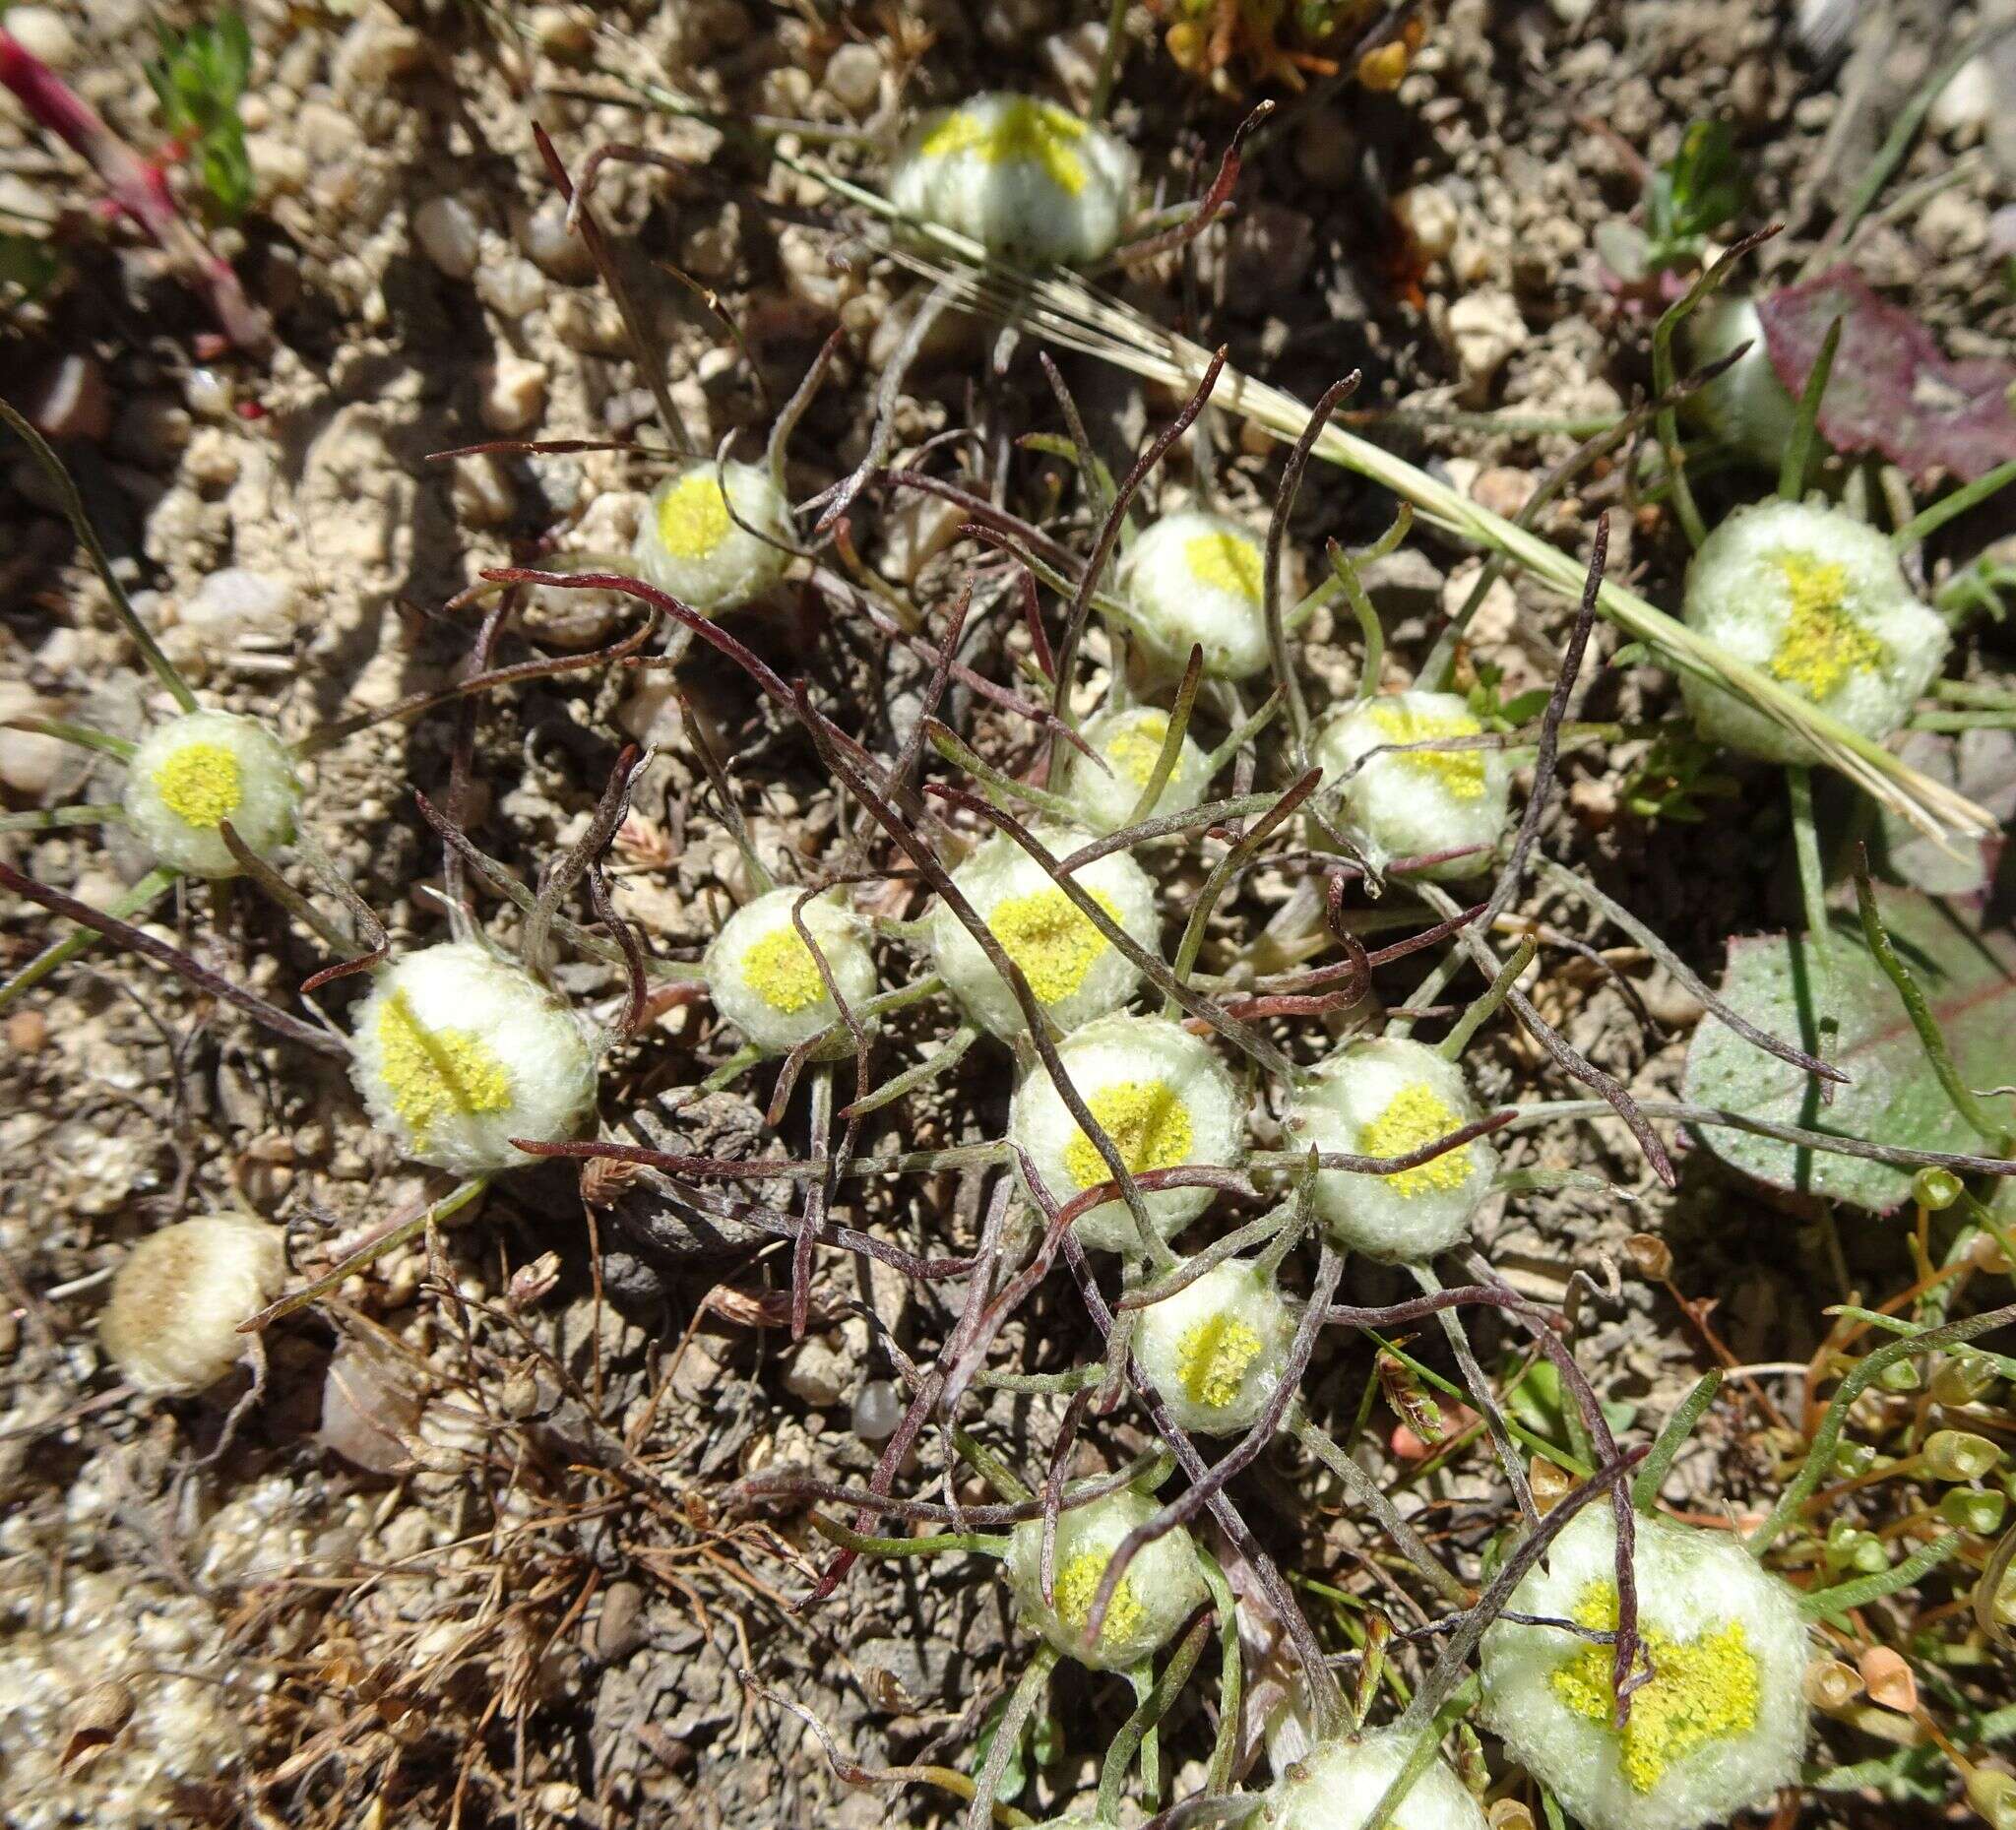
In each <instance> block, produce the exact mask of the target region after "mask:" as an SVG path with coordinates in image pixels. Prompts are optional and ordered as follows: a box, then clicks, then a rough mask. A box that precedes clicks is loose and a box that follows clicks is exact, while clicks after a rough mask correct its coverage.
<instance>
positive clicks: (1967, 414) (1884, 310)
mask: <svg viewBox="0 0 2016 1830" xmlns="http://www.w3.org/2000/svg"><path fill="white" fill-rule="evenodd" d="M1757 315H1758V316H1759V317H1760V318H1761V319H1762V320H1763V323H1764V340H1765V344H1766V346H1767V347H1768V348H1769V350H1770V353H1771V366H1772V367H1773V368H1774V369H1776V370H1777V371H1778V379H1779V380H1780V381H1782V382H1783V383H1784V384H1785V386H1786V387H1787V388H1788V389H1789V390H1790V391H1791V392H1792V393H1793V395H1794V396H1795V397H1796V396H1797V395H1798V393H1799V391H1800V390H1801V389H1802V388H1804V386H1805V385H1806V377H1807V376H1808V375H1810V374H1811V373H1812V372H1813V362H1814V358H1815V357H1817V356H1818V355H1819V353H1820V345H1821V344H1822V342H1824V341H1825V339H1826V336H1827V327H1828V326H1829V325H1830V324H1832V323H1833V322H1834V320H1835V319H1836V318H1839V319H1841V320H1842V326H1841V347H1840V349H1839V350H1838V351H1837V352H1836V354H1835V358H1834V372H1833V373H1832V374H1831V375H1830V376H1829V377H1828V382H1827V398H1826V399H1825V400H1823V401H1822V402H1821V403H1820V432H1821V435H1822V436H1823V437H1824V438H1825V439H1826V440H1827V442H1828V443H1829V444H1830V445H1832V446H1833V447H1834V449H1835V450H1836V451H1848V452H1853V451H1871V450H1873V451H1880V452H1881V453H1882V454H1883V455H1884V456H1885V457H1886V458H1888V459H1889V460H1890V461H1891V462H1892V463H1893V464H1896V465H1898V466H1900V467H1901V468H1902V469H1903V470H1905V471H1907V472H1909V473H1911V475H1912V476H1914V477H1917V478H1921V479H1922V478H1926V477H1929V476H1931V475H1933V474H1934V473H1938V472H1944V473H1947V474H1948V475H1950V476H1955V477H1958V478H1959V479H1960V480H1961V481H1963V482H1972V481H1973V480H1974V479H1975V478H1976V477H1978V476H1985V475H1986V474H1987V473H1988V472H1989V471H1991V470H1993V469H1994V468H1995V466H1996V465H1998V464H2006V463H2008V462H2009V460H2010V459H2012V458H2016V363H2009V362H1999V361H1994V360H1992V359H1990V358H1987V357H1981V358H1977V359H1975V360H1972V361H1967V362H1954V361H1951V360H1949V359H1948V358H1947V356H1946V355H1945V353H1944V352H1943V351H1942V350H1941V349H1940V348H1939V346H1938V343H1937V341H1936V340H1935V339H1934V338H1933V336H1932V334H1931V332H1930V331H1928V330H1926V329H1925V327H1924V326H1923V325H1922V324H1921V323H1920V322H1919V321H1918V320H1917V319H1916V318H1914V317H1913V316H1912V315H1911V313H1910V312H1908V311H1905V310H1903V309H1901V308H1900V307H1898V306H1896V305H1892V304H1890V303H1888V302H1887V301H1886V300H1884V299H1881V298H1878V297H1877V296H1876V294H1875V293H1874V292H1873V291H1871V290H1870V289H1869V286H1868V284H1867V283H1866V282H1865V281H1864V280H1863V279H1862V278H1861V276H1860V275H1859V274H1858V273H1857V272H1856V271H1855V269H1854V268H1852V267H1837V268H1835V269H1833V271H1832V272H1829V273H1824V274H1822V275H1820V277H1819V278H1818V279H1816V280H1808V281H1806V282H1805V283H1804V284H1802V285H1792V286H1787V287H1785V288H1784V289H1783V290H1782V291H1778V292H1773V293H1771V294H1769V295H1768V296H1767V297H1765V298H1762V299H1760V300H1759V301H1758V304H1757Z"/></svg>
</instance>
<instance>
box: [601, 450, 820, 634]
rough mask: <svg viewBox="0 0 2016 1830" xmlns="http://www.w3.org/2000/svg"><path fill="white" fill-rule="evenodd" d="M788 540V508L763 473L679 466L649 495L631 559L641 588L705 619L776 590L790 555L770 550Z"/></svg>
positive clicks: (743, 467) (739, 467)
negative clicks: (661, 594) (659, 593)
mask: <svg viewBox="0 0 2016 1830" xmlns="http://www.w3.org/2000/svg"><path fill="white" fill-rule="evenodd" d="M730 506H732V507H733V509H734V513H733V514H732V515H730V514H729V513H728V509H729V507H730ZM751 529H754V530H755V531H756V532H754V533H751V532H750V530H751ZM759 536H768V537H767V538H763V537H759ZM792 537H793V536H792V533H791V518H790V504H789V503H788V502H787V501H786V500H785V499H784V496H783V495H782V494H781V493H780V492H779V490H778V487H777V484H776V482H775V481H774V480H773V479H772V477H771V474H770V472H769V471H768V470H767V469H766V468H765V467H763V466H762V465H757V464H737V463H734V462H732V461H731V462H729V463H727V464H725V465H723V464H717V463H715V462H714V460H713V459H711V458H709V459H702V460H700V461H698V462H696V463H692V464H682V465H681V466H680V467H679V468H678V469H677V470H675V471H674V472H673V473H671V474H670V475H669V476H667V477H666V478H665V479H664V481H663V482H662V483H660V484H659V486H658V487H657V488H656V489H654V490H653V491H652V492H651V500H650V501H649V502H647V503H646V504H645V508H644V514H643V517H642V518H641V519H640V520H639V522H638V524H637V539H636V542H635V544H634V545H633V547H632V548H631V551H632V554H633V556H634V557H635V559H636V561H637V569H638V570H639V571H640V572H641V573H642V574H643V575H644V579H645V582H646V583H647V584H652V585H656V586H657V587H658V588H659V590H661V591H663V592H668V593H669V594H670V595H671V596H672V597H674V598H677V599H679V601H680V602H681V603H683V604H685V605H686V607H687V608H688V609H690V610H694V611H697V612H698V613H699V614H700V615H702V616H709V617H712V616H720V615H724V614H725V613H726V612H727V611H729V610H739V609H740V608H741V607H742V606H743V605H744V604H745V603H747V602H749V600H750V599H753V598H756V597H759V596H761V595H762V594H763V593H764V592H766V591H768V590H769V589H770V587H771V586H772V585H774V584H776V583H777V581H778V580H779V579H780V578H782V577H783V576H784V571H785V568H786V567H787V566H788V565H789V564H790V562H791V555H790V553H789V551H788V547H787V546H786V545H777V544H774V542H777V541H784V542H787V543H788V542H789V541H790V540H791V539H792Z"/></svg>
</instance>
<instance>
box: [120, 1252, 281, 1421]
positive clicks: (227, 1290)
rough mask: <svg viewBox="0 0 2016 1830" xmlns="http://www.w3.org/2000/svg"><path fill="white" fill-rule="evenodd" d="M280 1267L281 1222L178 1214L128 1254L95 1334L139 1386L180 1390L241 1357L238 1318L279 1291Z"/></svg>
mask: <svg viewBox="0 0 2016 1830" xmlns="http://www.w3.org/2000/svg"><path fill="white" fill-rule="evenodd" d="M286 1273H287V1261H286V1252H285V1249H284V1240H283V1235H282V1233H281V1231H280V1229H279V1228H278V1227H269V1226H267V1225H266V1224H265V1223H264V1222H263V1221H257V1220H253V1219H251V1218H249V1217H247V1216H242V1215H236V1214H218V1215H212V1216H209V1217H207V1218H204V1219H201V1220H185V1221H180V1222H178V1223H177V1224H176V1225H174V1226H172V1227H163V1228H162V1229H161V1230H160V1231H158V1232H151V1233H149V1234H148V1236H147V1237H146V1238H144V1239H142V1240H141V1241H140V1243H139V1244H138V1245H136V1246H135V1247H134V1248H133V1249H132V1250H131V1251H130V1252H128V1253H127V1254H126V1257H125V1259H124V1260H123V1262H122V1263H121V1264H120V1266H119V1269H118V1271H117V1273H116V1274H115V1275H114V1277H113V1279H112V1294H111V1298H110V1300H109V1301H107V1302H106V1304H105V1306H104V1309H103V1311H102V1312H101V1313H100V1314H99V1316H98V1339H99V1341H100V1342H102V1343H103V1345H104V1350H105V1353H106V1355H107V1356H108V1357H110V1359H111V1361H112V1363H113V1364H114V1365H115V1366H117V1367H118V1368H119V1371H120V1372H121V1373H122V1374H123V1375H124V1377H125V1379H126V1381H127V1383H128V1384H130V1385H131V1386H133V1387H134V1389H135V1390H136V1391H143V1392H151V1393H156V1394H158V1395H161V1396H169V1397H187V1396H188V1395H190V1394H191V1393H194V1392H200V1391H202V1390H204V1389H205V1388H206V1387H207V1386H211V1385H215V1384H216V1383H217V1382H218V1380H220V1379H221V1378H222V1377H223V1376H224V1374H225V1373H227V1372H229V1371H230V1369H231V1368H232V1367H233V1366H235V1365H236V1364H237V1363H238V1361H239V1360H240V1359H241V1358H243V1357H244V1354H245V1347H246V1337H245V1336H244V1335H241V1334H240V1333H239V1332H238V1324H239V1323H240V1322H243V1321H249V1320H250V1319H251V1318H252V1317H253V1316H254V1315H256V1314H258V1312H259V1311H260V1310H261V1309H263V1308H265V1307H266V1305H267V1304H268V1303H269V1302H271V1301H272V1300H273V1299H274V1297H275V1296H277V1295H279V1294H280V1289H281V1285H282V1284H283V1283H284V1282H285V1280H286Z"/></svg>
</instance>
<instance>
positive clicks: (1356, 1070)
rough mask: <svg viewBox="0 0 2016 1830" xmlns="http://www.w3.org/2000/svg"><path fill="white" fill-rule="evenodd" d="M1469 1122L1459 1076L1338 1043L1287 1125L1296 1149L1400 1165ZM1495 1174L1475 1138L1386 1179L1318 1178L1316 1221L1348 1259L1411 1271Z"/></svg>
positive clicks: (1459, 1229) (1409, 1047)
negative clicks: (1352, 1254)
mask: <svg viewBox="0 0 2016 1830" xmlns="http://www.w3.org/2000/svg"><path fill="white" fill-rule="evenodd" d="M1478 1116H1479V1113H1478V1107H1477V1102H1476V1101H1475V1100H1473V1099H1472V1098H1471V1093H1470V1087H1469V1084H1468V1083H1467V1082H1466V1081H1465V1079H1464V1077H1463V1070H1462V1068H1460V1067H1458V1066H1457V1065H1456V1063H1455V1062H1453V1061H1445V1060H1443V1059H1442V1057H1441V1056H1440V1055H1439V1054H1437V1053H1436V1052H1435V1050H1434V1049H1432V1048H1429V1047H1427V1046H1425V1045H1424V1044H1423V1043H1420V1042H1417V1041H1405V1040H1403V1039H1401V1038H1399V1037H1390V1036H1388V1037H1367V1038H1364V1039H1363V1040H1361V1041H1352V1042H1347V1043H1346V1044H1345V1045H1344V1046H1343V1047H1342V1048H1340V1049H1339V1050H1338V1051H1337V1052H1336V1053H1335V1054H1333V1055H1332V1056H1330V1058H1329V1059H1328V1060H1326V1061H1325V1062H1323V1063H1322V1065H1321V1066H1319V1067H1318V1068H1317V1070H1316V1074H1315V1078H1314V1080H1313V1081H1312V1082H1311V1083H1310V1085H1309V1086H1308V1087H1307V1088H1306V1089H1305V1090H1304V1091H1303V1093H1302V1095H1301V1097H1300V1099H1299V1100H1297V1101H1296V1103H1295V1104H1293V1105H1292V1106H1291V1107H1290V1108H1289V1112H1288V1122H1289V1127H1290V1130H1291V1132H1292V1141H1293V1144H1294V1146H1295V1147H1296V1148H1297V1149H1307V1148H1308V1146H1310V1145H1311V1144H1313V1145H1314V1146H1315V1147H1316V1148H1317V1149H1318V1150H1320V1151H1326V1152H1327V1151H1338V1152H1342V1153H1345V1154H1348V1155H1354V1156H1360V1157H1405V1156H1408V1155H1410V1154H1411V1153H1413V1152H1415V1151H1417V1150H1419V1149H1420V1148H1421V1147H1422V1146H1423V1145H1427V1144H1432V1143H1434V1142H1435V1140H1436V1139H1437V1138H1444V1137H1447V1136H1448V1135H1449V1134H1450V1132H1452V1131H1457V1130H1460V1129H1462V1127H1463V1126H1465V1125H1467V1124H1471V1123H1474V1122H1475V1121H1476V1119H1477V1118H1478ZM1497 1167H1498V1156H1497V1152H1496V1151H1494V1150H1493V1149H1492V1148H1491V1147H1490V1145H1489V1144H1487V1143H1485V1142H1484V1141H1483V1140H1482V1139H1481V1138H1478V1139H1476V1140H1474V1141H1472V1142H1471V1143H1468V1144H1460V1145H1458V1146H1457V1147H1456V1148H1455V1149H1454V1150H1447V1151H1444V1152H1443V1153H1442V1154H1441V1155H1440V1156H1439V1157H1431V1158H1429V1159H1428V1161H1427V1162H1425V1163H1418V1164H1416V1165H1415V1166H1414V1167H1412V1168H1408V1169H1396V1170H1394V1171H1393V1172H1392V1173H1390V1174H1387V1175H1373V1174H1359V1173H1357V1172H1355V1171H1353V1170H1350V1169H1324V1170H1321V1171H1320V1172H1319V1173H1318V1174H1317V1176H1316V1191H1315V1202H1316V1212H1317V1213H1318V1215H1320V1216H1321V1217H1322V1220H1323V1222H1324V1224H1325V1225H1326V1226H1327V1227H1328V1228H1329V1229H1330V1233H1331V1236H1332V1237H1333V1238H1334V1239H1336V1241H1337V1242H1338V1244H1340V1245H1342V1246H1344V1247H1345V1248H1346V1249H1347V1250H1349V1251H1358V1252H1363V1253H1365V1254H1366V1256H1368V1257H1371V1258H1383V1259H1387V1260H1389V1261H1392V1262H1395V1263H1406V1264H1419V1263H1421V1262H1423V1261H1424V1260H1426V1259H1428V1258H1431V1257H1433V1256H1434V1255H1435V1253H1437V1252H1445V1251H1447V1250H1448V1249H1449V1248H1450V1247H1451V1246H1452V1245H1454V1244H1456V1243H1457V1241H1458V1240H1460V1239H1461V1238H1462V1237H1463V1236H1464V1234H1465V1233H1466V1232H1467V1231H1469V1229H1470V1217H1471V1215H1472V1214H1474V1213H1475V1212H1476V1211H1477V1208H1478V1205H1479V1203H1481V1201H1482V1200H1483V1198H1484V1195H1485V1194H1486V1193H1487V1192H1488V1190H1489V1188H1490V1185H1491V1177H1492V1175H1493V1174H1494V1173H1495V1172H1496V1170H1497Z"/></svg>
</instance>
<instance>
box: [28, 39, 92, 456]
mask: <svg viewBox="0 0 2016 1830" xmlns="http://www.w3.org/2000/svg"><path fill="white" fill-rule="evenodd" d="M9 17H10V18H11V17H12V15H10V16H9ZM24 407H25V409H26V411H27V414H28V417H29V419H30V420H31V421H32V423H33V425H34V427H35V429H36V430H37V431H38V432H40V433H41V435H42V436H43V437H44V438H53V439H66V438H84V439H90V440H91V441H93V442H94V443H95V442H96V441H97V440H99V439H101V438H103V437H104V436H105V434H106V433H107V432H109V431H110V430H111V429H112V390H111V385H110V384H109V383H108V382H107V381H106V379H105V369H104V364H103V363H101V362H100V361H99V360H98V359H97V358H96V357H95V356H89V355H66V356H63V357H61V358H59V359H58V360H57V361H56V363H55V364H54V365H53V366H52V367H50V368H47V369H45V370H43V371H42V375H41V377H40V379H39V381H38V382H37V383H36V384H35V385H33V386H32V388H31V389H30V391H29V395H28V399H27V401H26V402H25V403H24Z"/></svg>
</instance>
